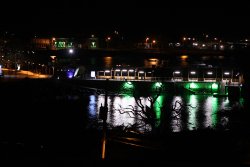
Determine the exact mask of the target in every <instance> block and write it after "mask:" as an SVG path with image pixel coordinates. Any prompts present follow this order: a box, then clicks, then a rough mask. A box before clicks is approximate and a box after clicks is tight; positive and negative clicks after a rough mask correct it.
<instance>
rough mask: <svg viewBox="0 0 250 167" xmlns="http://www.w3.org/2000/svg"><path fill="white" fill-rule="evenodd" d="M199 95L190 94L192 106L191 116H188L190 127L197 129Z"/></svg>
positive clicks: (190, 128)
mask: <svg viewBox="0 0 250 167" xmlns="http://www.w3.org/2000/svg"><path fill="white" fill-rule="evenodd" d="M197 98H198V97H197V96H196V95H190V98H189V104H190V105H191V106H192V107H190V108H189V118H188V129H189V130H193V129H196V128H197V126H198V124H197V118H196V117H197V111H198V99H197Z"/></svg>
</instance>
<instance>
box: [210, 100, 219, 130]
mask: <svg viewBox="0 0 250 167" xmlns="http://www.w3.org/2000/svg"><path fill="white" fill-rule="evenodd" d="M217 112H218V98H212V114H211V117H212V127H216V125H217V123H218V116H217Z"/></svg>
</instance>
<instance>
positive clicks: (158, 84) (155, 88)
mask: <svg viewBox="0 0 250 167" xmlns="http://www.w3.org/2000/svg"><path fill="white" fill-rule="evenodd" d="M161 88H163V84H162V83H161V82H156V83H154V84H153V85H152V87H151V89H152V91H160V90H161Z"/></svg>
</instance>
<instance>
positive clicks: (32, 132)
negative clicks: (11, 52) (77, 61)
mask: <svg viewBox="0 0 250 167" xmlns="http://www.w3.org/2000/svg"><path fill="white" fill-rule="evenodd" d="M0 92H1V98H0V100H1V112H0V134H1V135H0V152H1V160H0V166H3V167H5V166H39V167H40V166H44V167H47V166H71V167H74V166H77V167H78V166H79V167H80V166H99V165H110V166H126V165H129V166H131V165H132V166H138V165H147V166H187V165H192V166H211V165H230V166H250V128H249V126H248V124H249V123H248V122H249V121H248V120H249V119H248V118H249V114H244V115H243V116H242V119H241V118H240V119H238V122H239V123H238V124H237V127H232V128H231V129H230V130H227V131H225V130H223V131H222V130H211V129H207V130H204V129H203V130H197V131H192V132H190V131H189V132H188V131H187V132H181V133H165V134H158V135H154V136H147V135H139V134H135V133H128V132H121V131H118V130H112V131H111V130H110V129H109V130H108V131H107V144H106V154H105V155H106V156H105V160H102V159H101V148H102V145H101V138H102V127H101V126H99V124H98V121H96V124H93V123H92V126H89V122H88V115H87V113H86V112H84V111H86V108H85V107H84V106H86V105H84V103H86V104H87V103H88V99H87V98H86V97H84V96H78V95H79V92H78V91H77V89H75V88H72V87H71V86H70V85H67V84H63V83H59V81H53V80H52V81H49V80H40V81H39V80H29V79H25V80H20V81H18V82H16V81H15V82H10V81H8V82H0ZM243 118H244V119H243ZM239 120H240V121H239Z"/></svg>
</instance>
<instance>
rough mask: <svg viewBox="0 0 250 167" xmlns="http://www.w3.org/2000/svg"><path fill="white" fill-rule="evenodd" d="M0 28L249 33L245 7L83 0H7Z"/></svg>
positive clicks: (59, 32)
mask: <svg viewBox="0 0 250 167" xmlns="http://www.w3.org/2000/svg"><path fill="white" fill-rule="evenodd" d="M5 6H7V7H6V8H5V7H3V6H2V10H0V14H1V22H0V30H4V31H5V30H9V31H13V32H15V33H17V34H22V35H26V34H27V35H31V36H32V35H38V36H65V37H68V36H84V35H89V34H98V35H100V36H103V35H104V36H105V35H106V34H108V33H110V32H113V31H115V30H117V31H119V32H120V33H121V34H122V35H123V36H124V37H128V38H130V37H134V38H142V37H144V36H147V35H155V36H157V35H158V36H159V35H162V36H167V37H175V36H179V35H189V34H190V35H196V34H198V35H199V34H202V33H210V34H213V35H215V36H219V37H225V38H238V37H245V36H246V37H249V36H250V26H249V23H248V21H249V18H248V11H250V10H249V9H250V8H232V7H231V8H226V7H223V6H221V5H220V6H216V7H212V6H211V5H210V6H209V7H204V6H205V5H204V6H202V7H190V6H189V7H185V6H184V5H183V6H181V7H180V6H175V5H172V6H171V5H164V6H163V5H140V4H139V3H135V4H133V3H129V4H128V3H121V2H119V3H118V2H112V3H104V2H102V3H100V2H91V3H90V1H89V2H88V1H82V2H78V3H74V2H73V1H71V2H69V1H67V2H66V1H61V2H58V3H55V2H54V3H51V2H49V1H36V2H34V3H30V2H26V3H24V2H22V3H21V2H18V3H17V2H15V3H11V2H6V5H5Z"/></svg>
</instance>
